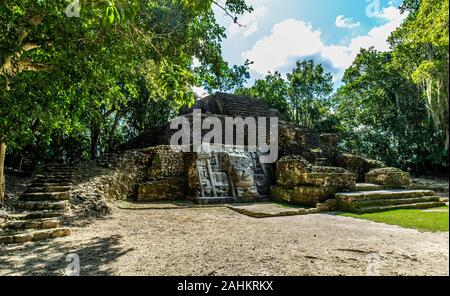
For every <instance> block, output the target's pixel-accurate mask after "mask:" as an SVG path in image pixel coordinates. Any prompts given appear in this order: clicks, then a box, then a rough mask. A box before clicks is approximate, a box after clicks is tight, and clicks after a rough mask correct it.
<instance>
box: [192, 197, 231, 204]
mask: <svg viewBox="0 0 450 296" xmlns="http://www.w3.org/2000/svg"><path fill="white" fill-rule="evenodd" d="M232 202H234V198H233V197H198V198H196V199H195V203H196V204H199V205H211V204H225V203H232Z"/></svg>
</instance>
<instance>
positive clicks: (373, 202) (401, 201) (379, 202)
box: [352, 196, 440, 208]
mask: <svg viewBox="0 0 450 296" xmlns="http://www.w3.org/2000/svg"><path fill="white" fill-rule="evenodd" d="M439 201H440V198H439V196H426V197H414V198H396V199H370V200H359V201H354V202H353V203H352V205H353V207H354V208H367V207H374V206H393V205H406V204H417V203H424V202H439Z"/></svg>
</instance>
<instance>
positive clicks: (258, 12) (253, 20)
mask: <svg viewBox="0 0 450 296" xmlns="http://www.w3.org/2000/svg"><path fill="white" fill-rule="evenodd" d="M267 12H268V9H267V8H266V7H264V6H262V7H257V8H256V9H255V10H254V11H253V12H251V13H245V14H244V15H243V16H241V17H240V18H239V19H238V23H239V24H240V25H242V27H241V26H239V25H238V24H235V23H233V24H231V25H230V27H228V37H230V38H232V37H234V36H236V35H238V34H240V33H242V34H243V35H244V37H249V36H251V35H253V34H254V33H256V32H257V31H258V19H261V18H263V17H264V16H265V15H266V14H267Z"/></svg>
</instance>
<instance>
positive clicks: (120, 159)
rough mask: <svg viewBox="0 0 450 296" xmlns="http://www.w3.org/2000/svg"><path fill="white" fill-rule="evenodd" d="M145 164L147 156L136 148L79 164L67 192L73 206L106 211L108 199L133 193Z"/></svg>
mask: <svg viewBox="0 0 450 296" xmlns="http://www.w3.org/2000/svg"><path fill="white" fill-rule="evenodd" d="M147 163H148V156H147V155H146V154H144V153H141V152H138V151H129V152H126V153H123V154H109V155H106V156H104V157H102V158H101V159H99V160H95V161H88V162H83V163H81V164H80V166H79V172H78V174H77V180H76V185H75V187H74V189H73V191H72V195H71V196H72V202H73V205H74V206H75V207H83V208H85V209H86V210H92V211H94V212H98V213H109V212H110V208H109V206H108V204H107V202H108V201H114V200H126V199H127V198H132V197H134V196H136V193H137V188H138V185H139V184H140V183H142V181H143V180H144V177H145V168H146V167H147Z"/></svg>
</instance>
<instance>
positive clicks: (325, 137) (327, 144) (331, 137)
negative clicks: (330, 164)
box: [320, 134, 338, 160]
mask: <svg viewBox="0 0 450 296" xmlns="http://www.w3.org/2000/svg"><path fill="white" fill-rule="evenodd" d="M320 149H321V150H322V155H321V156H322V157H324V158H327V159H329V160H334V159H335V158H336V156H337V155H338V137H337V135H336V134H321V135H320Z"/></svg>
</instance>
